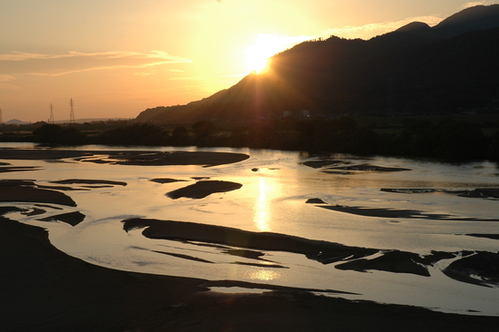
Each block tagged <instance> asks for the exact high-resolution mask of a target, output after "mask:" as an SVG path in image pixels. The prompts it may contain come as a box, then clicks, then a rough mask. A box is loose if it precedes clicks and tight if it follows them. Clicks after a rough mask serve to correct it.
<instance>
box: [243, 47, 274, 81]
mask: <svg viewBox="0 0 499 332" xmlns="http://www.w3.org/2000/svg"><path fill="white" fill-rule="evenodd" d="M272 55H273V53H272V51H271V50H270V49H269V48H266V47H265V46H264V45H261V44H255V45H253V46H252V47H250V48H249V49H248V50H247V51H246V63H247V66H248V69H249V70H250V71H251V72H256V73H257V74H260V73H261V72H263V71H265V69H266V68H267V67H268V64H269V58H270V57H271V56H272Z"/></svg>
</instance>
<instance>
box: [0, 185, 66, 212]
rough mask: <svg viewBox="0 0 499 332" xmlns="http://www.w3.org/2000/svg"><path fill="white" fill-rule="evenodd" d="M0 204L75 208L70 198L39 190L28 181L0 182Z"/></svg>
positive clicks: (54, 192) (51, 191)
mask: <svg viewBox="0 0 499 332" xmlns="http://www.w3.org/2000/svg"><path fill="white" fill-rule="evenodd" d="M0 202H33V203H53V204H61V205H67V206H76V203H75V202H74V201H73V199H71V197H69V196H67V195H65V194H64V193H61V192H59V191H54V190H48V189H40V188H37V186H36V184H35V183H34V182H33V181H30V180H0Z"/></svg>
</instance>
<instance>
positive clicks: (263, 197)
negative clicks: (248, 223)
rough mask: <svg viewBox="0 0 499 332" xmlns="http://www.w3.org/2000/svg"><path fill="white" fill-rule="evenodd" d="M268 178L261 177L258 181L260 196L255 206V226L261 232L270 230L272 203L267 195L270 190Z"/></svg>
mask: <svg viewBox="0 0 499 332" xmlns="http://www.w3.org/2000/svg"><path fill="white" fill-rule="evenodd" d="M267 181H268V179H266V178H263V177H261V178H260V179H259V183H258V198H257V199H256V202H255V207H254V210H255V212H254V217H253V220H254V222H255V226H256V227H257V228H258V230H260V231H261V232H267V231H270V225H269V221H270V204H269V201H268V197H267V191H268V190H269V188H268V184H267Z"/></svg>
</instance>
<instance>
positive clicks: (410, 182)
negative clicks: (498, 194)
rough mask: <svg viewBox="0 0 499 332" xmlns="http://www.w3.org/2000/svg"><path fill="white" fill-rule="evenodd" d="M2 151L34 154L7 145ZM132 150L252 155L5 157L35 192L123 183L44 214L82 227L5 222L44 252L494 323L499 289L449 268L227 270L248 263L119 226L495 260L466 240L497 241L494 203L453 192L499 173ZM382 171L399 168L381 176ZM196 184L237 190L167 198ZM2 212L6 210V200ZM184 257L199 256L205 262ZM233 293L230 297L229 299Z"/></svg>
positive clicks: (483, 165)
mask: <svg viewBox="0 0 499 332" xmlns="http://www.w3.org/2000/svg"><path fill="white" fill-rule="evenodd" d="M2 147H4V148H5V147H13V148H33V147H34V146H33V145H30V144H17V143H12V144H10V143H9V144H7V143H4V144H3V146H2ZM79 149H88V150H93V151H95V150H110V149H119V150H127V149H128V148H110V147H104V146H86V147H82V148H79ZM139 149H140V150H151V151H155V150H160V151H174V150H186V151H221V152H237V153H245V154H248V155H249V156H250V158H249V159H247V160H245V161H242V162H238V163H233V164H227V165H220V166H214V167H201V166H129V165H110V164H98V163H91V162H81V161H78V160H75V159H67V160H59V161H56V162H54V161H51V162H49V161H39V160H8V162H9V163H11V164H12V165H14V166H41V168H40V169H39V170H33V171H29V172H11V173H3V174H2V177H3V179H32V180H36V183H37V184H38V185H53V184H51V181H56V180H64V179H100V180H113V181H123V182H126V183H127V185H126V186H109V187H101V188H97V187H94V188H87V190H75V191H66V192H65V194H67V195H69V196H70V197H71V198H72V199H73V200H74V201H75V202H76V203H77V206H76V207H67V206H58V209H59V208H60V209H61V210H57V211H55V210H54V211H49V212H48V213H52V214H56V213H57V214H59V213H64V212H74V211H79V212H81V213H82V214H84V215H85V219H84V220H83V222H81V223H79V224H78V225H76V226H74V227H73V226H71V225H69V224H67V223H63V222H45V221H39V220H38V219H40V217H39V216H28V215H26V214H22V213H11V214H9V215H8V216H7V217H9V218H12V219H15V220H19V221H21V222H24V223H27V224H31V225H36V226H41V227H44V228H46V229H47V230H48V231H49V237H50V241H51V242H52V244H53V245H55V246H56V247H57V248H59V249H60V250H62V251H64V252H66V253H68V254H69V255H71V256H74V257H78V258H80V259H83V260H85V261H87V262H90V263H92V264H96V265H101V266H105V267H109V268H114V269H119V270H128V271H138V272H147V273H155V274H165V275H175V276H186V277H197V278H205V279H210V280H225V279H230V280H241V281H249V282H256V283H265V284H274V285H283V286H292V287H302V288H313V289H321V290H339V291H343V292H351V293H355V294H340V295H336V294H332V295H330V296H341V297H344V298H349V299H366V300H373V301H377V302H381V303H396V304H409V305H415V306H423V307H427V308H431V309H434V310H439V311H445V312H457V313H466V314H481V315H499V289H498V288H497V287H496V286H494V285H492V287H484V286H480V285H474V284H470V283H466V282H461V281H457V280H454V279H451V278H449V277H448V276H446V275H445V274H444V273H443V272H442V269H443V268H445V266H446V265H448V264H449V263H450V262H451V261H452V259H449V260H445V259H442V260H439V261H438V262H437V263H436V264H435V265H433V266H430V268H429V272H430V275H431V276H429V277H428V276H420V275H415V274H410V273H394V272H389V271H381V270H367V271H365V272H359V271H353V270H340V269H337V268H335V265H336V264H322V263H320V262H318V261H315V260H310V259H307V257H305V256H304V255H301V254H294V253H289V252H281V251H265V252H264V253H265V258H266V259H267V260H268V261H271V262H273V263H276V264H279V265H280V266H283V267H285V268H273V267H271V268H267V267H265V266H264V265H256V264H253V265H245V264H234V263H235V262H236V261H237V262H246V261H248V262H249V261H250V260H247V259H246V258H243V257H234V256H231V255H227V254H226V253H224V252H223V251H222V250H220V248H217V247H215V246H200V245H199V244H195V243H188V242H187V243H186V242H179V241H169V240H152V239H148V238H146V237H144V236H143V235H142V233H141V232H142V229H136V230H131V231H129V232H125V231H124V230H123V223H122V221H123V220H125V219H129V218H136V217H140V218H156V219H163V220H175V221H188V222H195V223H201V224H212V225H219V226H227V227H233V228H238V229H242V230H247V231H254V232H275V233H282V234H288V235H293V236H298V237H302V238H307V239H314V240H323V241H327V242H333V243H339V244H342V245H346V246H354V247H361V248H373V249H379V250H400V251H407V252H411V253H417V254H420V255H426V254H429V253H431V252H432V251H442V252H462V251H472V252H473V251H487V252H493V253H497V252H498V250H499V249H498V248H499V241H498V240H494V239H490V238H478V237H472V236H468V235H466V234H472V233H473V234H475V233H479V234H499V223H498V222H494V221H487V219H497V218H499V213H498V211H499V209H498V206H499V200H498V199H495V198H483V197H482V198H480V197H462V196H459V195H457V194H454V193H455V192H459V191H463V190H474V189H476V188H499V169H498V165H497V164H495V163H491V162H486V161H483V162H472V163H461V164H451V163H440V162H433V161H427V160H412V159H403V158H386V157H369V158H364V157H355V156H346V155H335V156H328V159H334V161H335V162H339V165H343V166H349V165H350V166H351V165H371V166H373V165H374V166H380V167H383V169H374V168H373V169H360V170H355V169H351V168H350V169H346V170H345V169H327V167H317V168H314V167H309V166H306V165H304V164H303V163H304V162H306V161H314V160H322V159H323V158H322V159H321V158H320V157H317V156H309V155H308V154H306V153H299V152H285V151H272V150H251V149H228V148H216V149H199V148H184V149H174V148H169V147H161V148H146V147H144V148H137V147H134V148H133V150H139ZM336 165H338V164H336ZM385 168H386V169H391V170H393V168H404V169H407V170H400V171H386V169H385ZM198 177H199V178H205V179H206V178H209V179H210V180H223V181H231V182H236V183H240V184H242V187H241V188H240V189H238V190H234V191H229V192H224V193H215V194H212V195H210V196H208V197H205V198H202V199H191V198H179V199H171V198H169V197H167V196H166V195H165V194H166V193H168V192H171V191H173V190H175V189H179V188H182V187H185V186H186V185H189V184H192V183H195V182H196V181H197V180H196V179H193V178H198ZM154 178H173V179H177V180H185V181H182V182H172V183H165V184H160V183H156V182H152V181H150V180H151V179H154ZM382 188H384V189H389V190H381V189H382ZM88 189H90V190H88ZM409 189H410V190H409ZM413 189H428V190H424V191H418V190H413ZM315 198H317V199H321V200H322V201H323V202H324V203H325V204H327V205H330V206H347V207H361V208H369V209H379V211H384V209H395V210H397V209H399V210H411V211H420V212H422V213H423V214H424V215H427V214H430V215H446V216H451V217H444V218H425V217H417V216H416V217H411V218H409V217H407V218H406V217H394V218H392V217H386V216H383V215H380V216H363V215H358V214H352V213H348V212H344V211H335V210H334V209H325V208H322V207H321V205H320V204H307V200H309V199H315ZM0 205H1V206H12V205H13V203H0ZM15 205H16V206H19V207H24V208H26V209H30V208H32V207H33V204H32V203H15ZM480 220H483V221H480ZM164 253H168V254H164ZM172 254H173V255H172ZM185 257H196V258H200V259H203V260H207V261H210V262H212V263H210V264H207V263H205V262H202V261H195V260H192V259H185ZM213 263H214V264H213ZM216 290H217V291H220V290H221V291H223V290H224V289H221V288H217V289H216ZM234 290H235V289H231V288H229V289H227V290H226V291H234ZM238 291H240V290H239V289H238Z"/></svg>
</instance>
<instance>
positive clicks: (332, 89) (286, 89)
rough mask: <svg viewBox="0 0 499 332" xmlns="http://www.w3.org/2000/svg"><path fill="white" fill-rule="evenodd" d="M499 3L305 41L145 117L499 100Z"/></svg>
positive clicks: (227, 116)
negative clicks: (369, 32)
mask: <svg viewBox="0 0 499 332" xmlns="http://www.w3.org/2000/svg"><path fill="white" fill-rule="evenodd" d="M498 58H499V5H491V6H476V7H471V8H467V9H465V10H463V11H460V12H458V13H456V14H454V15H451V16H450V17H448V18H446V19H444V20H443V21H442V22H441V23H439V24H437V25H436V26H434V27H430V26H428V25H427V24H425V23H421V22H413V23H410V24H408V25H406V26H403V27H401V28H399V29H397V30H395V31H393V32H390V33H387V34H384V35H381V36H377V37H374V38H372V39H370V40H361V39H343V38H339V37H335V36H331V37H330V38H328V39H325V40H315V41H306V42H303V43H301V44H298V45H296V46H294V47H293V48H291V49H289V50H287V51H284V52H281V53H279V54H276V55H275V56H273V57H272V58H271V65H270V68H269V70H268V71H267V72H266V73H263V74H256V73H251V74H249V75H247V76H246V77H244V78H243V79H242V80H241V81H239V82H238V83H236V84H235V85H234V86H232V87H230V88H228V89H226V90H221V91H219V92H217V93H215V94H214V95H212V96H210V97H207V98H204V99H202V100H199V101H195V102H191V103H189V104H187V105H177V106H170V107H156V108H152V109H147V110H145V111H143V112H141V113H140V114H139V116H138V117H137V120H139V121H158V122H165V121H168V122H192V121H199V120H206V119H219V120H250V119H263V118H270V117H276V116H282V115H283V114H284V113H292V112H295V113H296V112H300V111H301V110H308V111H310V113H311V114H312V115H322V116H338V115H356V114H370V115H373V114H386V115H393V114H398V113H412V114H436V113H439V114H442V113H452V112H456V111H457V110H459V109H463V108H464V109H466V108H474V107H486V106H487V105H489V104H490V103H494V102H495V101H496V100H499V83H498V82H497V79H496V75H494V73H497V72H499V65H498V61H497V60H496V59H498Z"/></svg>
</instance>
